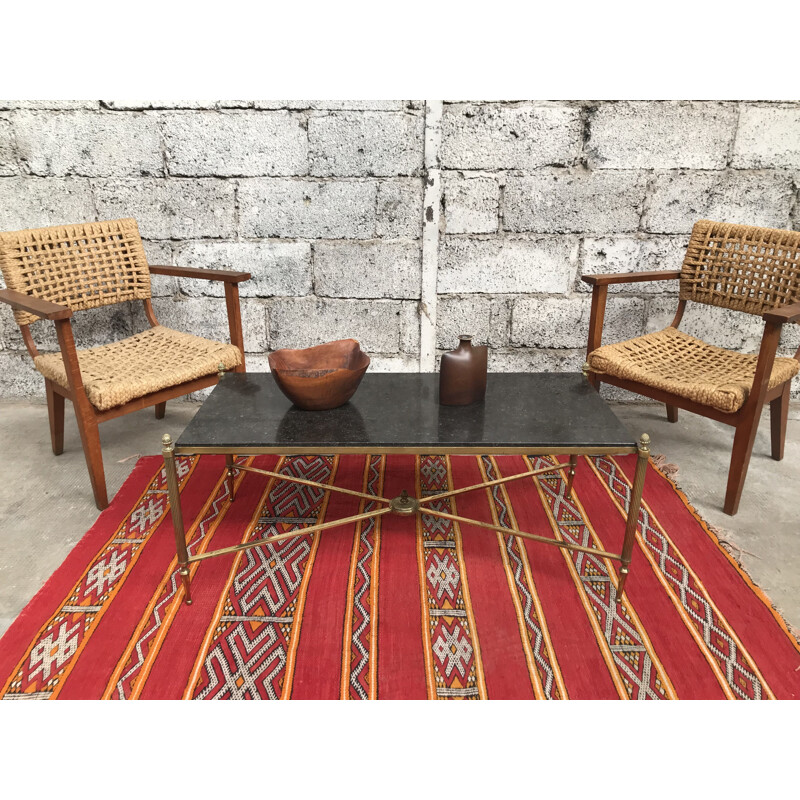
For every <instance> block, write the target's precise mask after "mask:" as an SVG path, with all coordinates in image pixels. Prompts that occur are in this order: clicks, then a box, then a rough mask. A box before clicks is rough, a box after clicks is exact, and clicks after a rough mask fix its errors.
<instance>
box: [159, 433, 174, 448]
mask: <svg viewBox="0 0 800 800" xmlns="http://www.w3.org/2000/svg"><path fill="white" fill-rule="evenodd" d="M161 444H163V445H164V447H169V446H170V445H171V444H172V437H171V436H170V435H169V434H168V433H165V434H164V435H163V436H162V437H161Z"/></svg>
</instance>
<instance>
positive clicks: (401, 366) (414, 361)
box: [369, 355, 419, 372]
mask: <svg viewBox="0 0 800 800" xmlns="http://www.w3.org/2000/svg"><path fill="white" fill-rule="evenodd" d="M369 371H370V372H418V371H419V359H418V358H417V357H416V356H408V355H397V356H370V360H369Z"/></svg>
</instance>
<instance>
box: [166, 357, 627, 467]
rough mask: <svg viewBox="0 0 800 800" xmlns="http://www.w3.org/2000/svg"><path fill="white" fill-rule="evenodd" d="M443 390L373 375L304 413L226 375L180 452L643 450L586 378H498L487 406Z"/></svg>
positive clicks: (259, 378) (414, 379)
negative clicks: (451, 401) (453, 400)
mask: <svg viewBox="0 0 800 800" xmlns="http://www.w3.org/2000/svg"><path fill="white" fill-rule="evenodd" d="M438 387H439V375H438V374H435V373H372V374H370V373H367V374H366V375H365V376H364V378H363V380H362V381H361V385H360V386H359V387H358V390H357V391H356V393H355V395H353V397H352V399H351V400H350V401H349V402H348V403H346V404H345V405H343V406H340V407H339V408H334V409H331V410H330V411H302V410H300V409H299V408H297V407H296V406H294V405H293V404H292V403H291V402H290V401H289V400H288V399H287V398H286V397H285V396H284V395H283V394H282V393H281V391H280V390H279V389H278V386H277V385H276V383H275V381H274V380H273V378H272V375H271V374H270V373H268V372H264V373H259V372H249V373H227V374H226V375H225V376H224V377H223V378H222V380H221V381H220V383H219V384H218V385H217V386H216V387H214V389H213V391H212V392H211V394H210V395H209V397H208V399H207V400H206V401H205V402H204V403H203V406H202V408H201V409H200V410H199V411H198V412H197V414H196V415H195V417H194V419H193V420H192V421H191V422H190V423H189V425H188V426H187V427H186V429H185V430H184V432H183V433H182V434H181V435H180V437H179V438H178V440H177V442H176V443H175V446H176V449H183V451H184V452H194V450H193V448H199V449H206V448H212V449H213V448H220V449H221V450H223V451H224V450H225V449H230V451H231V452H237V450H236V448H247V449H248V450H250V451H251V452H252V451H253V450H255V449H259V448H263V449H265V450H266V449H271V450H272V451H273V452H277V451H284V452H285V453H286V454H290V453H303V452H310V451H311V450H312V449H313V450H316V451H317V452H324V448H326V447H329V448H337V449H339V448H342V449H344V448H346V449H355V450H361V451H362V452H366V451H372V452H375V451H389V450H391V449H393V448H409V449H412V450H418V451H419V452H427V451H436V450H438V451H440V452H442V451H446V452H457V451H458V450H460V449H461V450H466V449H470V450H472V451H473V452H485V453H491V452H493V451H494V452H497V451H498V450H508V449H519V451H520V452H529V451H534V450H538V451H539V452H550V453H559V452H561V453H563V452H569V451H571V450H580V449H588V448H597V449H598V450H603V449H605V450H607V451H608V452H614V451H617V452H618V451H621V450H624V451H632V450H635V448H636V437H634V436H632V435H631V433H630V432H629V431H628V430H627V429H626V428H625V426H624V425H623V424H622V423H621V422H620V421H619V420H618V419H617V418H616V416H614V413H613V412H612V411H611V409H610V408H609V407H608V405H607V404H606V403H605V401H604V400H603V399H602V398H601V397H600V395H599V394H598V393H597V392H596V391H595V389H594V388H593V387H592V386H591V385H590V384H589V382H588V381H587V380H586V378H585V377H584V376H583V375H582V374H581V373H543V372H539V373H536V372H533V373H491V374H489V376H488V381H487V389H486V398H485V400H484V402H482V403H474V404H473V405H469V406H442V405H439V402H438ZM320 448H323V449H322V450H320ZM239 452H242V450H240V451H239ZM244 452H246V451H244Z"/></svg>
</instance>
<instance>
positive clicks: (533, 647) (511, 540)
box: [481, 456, 567, 700]
mask: <svg viewBox="0 0 800 800" xmlns="http://www.w3.org/2000/svg"><path fill="white" fill-rule="evenodd" d="M481 468H482V472H483V476H484V480H487V481H493V480H496V479H497V478H498V477H499V474H498V472H497V462H496V461H495V459H494V458H492V457H491V456H481ZM486 491H487V493H489V496H490V498H491V502H492V504H493V509H492V514H493V516H494V524H495V525H502V526H503V527H505V528H514V527H516V524H517V523H516V520H515V519H513V511H512V510H511V503H510V502H509V499H508V494H507V492H506V487H505V486H504V485H503V484H499V485H497V486H492V487H489V488H487V489H486ZM497 539H498V541H499V543H500V548H501V551H502V554H503V564H504V565H505V568H506V573H507V575H508V577H509V581H510V583H511V585H513V587H514V590H515V593H516V594H515V597H514V604H515V606H516V608H517V615H518V617H519V618H520V619H521V621H522V623H523V624H521V626H520V627H521V629H522V634H523V644H524V646H525V655H526V657H527V660H528V662H529V667H528V669H529V671H530V674H531V681H532V684H533V690H534V694H535V696H536V697H541V698H545V699H547V700H560V699H562V698H566V696H567V695H566V690H565V688H564V684H563V679H562V678H561V673H560V671H559V670H558V665H557V663H556V659H555V655H554V654H553V652H552V645H551V644H550V635H549V633H548V631H547V626H546V625H545V624H543V622H542V619H543V615H542V610H541V603H540V602H539V598H538V595H537V592H536V586H535V583H534V581H533V570H532V569H531V566H530V562H529V560H528V553H527V550H525V548H524V547H523V545H522V540H521V539H520V538H519V537H518V536H510V535H508V536H507V535H505V534H502V533H500V532H499V531H498V532H497ZM531 666H532V667H533V668H532V669H531Z"/></svg>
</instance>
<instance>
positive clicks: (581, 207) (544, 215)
mask: <svg viewBox="0 0 800 800" xmlns="http://www.w3.org/2000/svg"><path fill="white" fill-rule="evenodd" d="M646 187H647V177H646V175H644V174H640V173H638V172H627V171H615V170H602V171H597V172H588V171H586V170H555V169H546V170H540V171H538V172H537V173H536V174H535V175H530V176H526V177H509V178H508V179H507V182H506V188H505V192H504V198H503V209H502V210H503V226H504V228H505V229H506V230H509V231H535V232H537V233H569V232H587V233H602V234H608V233H620V232H625V231H635V230H637V229H638V227H639V218H640V216H641V211H642V203H643V202H644V196H645V189H646Z"/></svg>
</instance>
